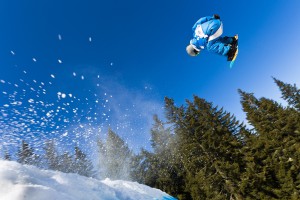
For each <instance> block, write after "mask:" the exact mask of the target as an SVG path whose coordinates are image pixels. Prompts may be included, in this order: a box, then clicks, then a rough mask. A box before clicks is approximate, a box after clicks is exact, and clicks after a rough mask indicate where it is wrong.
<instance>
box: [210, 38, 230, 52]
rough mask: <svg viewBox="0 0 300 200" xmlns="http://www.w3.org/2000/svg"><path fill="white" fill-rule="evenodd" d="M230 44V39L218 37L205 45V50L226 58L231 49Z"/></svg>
mask: <svg viewBox="0 0 300 200" xmlns="http://www.w3.org/2000/svg"><path fill="white" fill-rule="evenodd" d="M230 42H232V38H229V37H227V38H226V37H219V38H217V39H215V40H212V41H210V42H209V43H208V44H207V50H208V51H211V52H214V53H217V54H220V55H223V56H226V55H227V53H228V51H229V50H230V47H231V45H230Z"/></svg>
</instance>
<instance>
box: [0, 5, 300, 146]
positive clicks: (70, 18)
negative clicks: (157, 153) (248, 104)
mask: <svg viewBox="0 0 300 200" xmlns="http://www.w3.org/2000/svg"><path fill="white" fill-rule="evenodd" d="M299 8H300V2H299V1H296V0H294V1H293V0H287V1H282V0H273V1H272V2H271V1H259V0H251V1H238V0H234V1H211V0H198V1H189V0H186V1H179V0H178V1H174V0H172V1H171V0H165V1H162V0H151V1H148V0H145V1H137V0H129V1H121V0H110V1H101V0H85V1H83V0H73V1H66V0H65V1H62V0H44V1H37V0H35V1H34V0H27V1H23V0H9V1H8V0H7V1H1V2H0V27H1V31H0V44H1V47H0V80H2V84H1V83H0V92H1V94H0V95H2V97H1V98H0V99H1V100H0V107H1V110H2V111H1V112H2V113H6V114H5V117H2V118H1V120H2V122H3V123H2V127H3V126H4V125H3V124H5V123H6V124H7V123H10V124H11V121H8V120H9V117H10V116H13V115H18V117H17V118H15V119H14V120H18V118H19V117H20V114H16V113H15V112H14V114H8V115H7V113H9V112H13V110H14V108H15V110H19V111H20V112H21V110H22V108H24V107H26V108H27V107H28V108H30V104H32V102H31V103H30V102H28V100H30V99H33V100H34V101H35V104H34V106H33V105H31V107H33V108H34V109H35V110H37V111H36V113H35V115H34V120H33V121H35V122H36V121H38V122H37V123H36V124H35V127H34V128H33V129H38V130H40V128H39V126H38V124H39V123H41V121H43V119H41V116H42V115H45V114H46V113H48V112H49V111H51V110H53V112H54V113H58V112H57V108H58V107H60V108H58V110H59V109H61V111H60V112H59V114H56V115H55V116H54V117H53V118H51V120H50V119H49V120H48V123H49V124H48V125H45V128H42V130H43V131H46V130H47V131H50V132H51V131H53V130H62V129H64V131H63V132H64V136H61V137H62V138H67V137H66V133H67V132H68V131H70V129H71V128H70V127H73V126H75V125H74V124H77V125H78V123H79V122H80V123H82V124H84V125H86V124H87V126H89V127H93V128H95V127H97V126H98V125H99V124H101V127H102V128H105V127H107V126H111V127H112V128H113V129H114V130H115V131H116V132H120V134H121V135H123V137H124V138H127V139H128V142H129V144H130V145H132V146H133V145H134V146H144V144H145V142H146V141H147V139H148V138H149V131H148V129H149V128H150V127H151V123H152V121H151V116H152V114H154V113H157V114H159V115H162V113H163V110H162V109H161V107H162V106H163V104H164V102H163V98H164V97H165V96H168V97H170V98H173V99H174V100H175V102H176V104H177V105H181V104H184V102H185V100H186V99H192V97H193V95H197V96H199V97H202V98H205V99H207V100H208V101H210V102H213V103H214V104H215V105H219V106H220V107H224V108H225V109H226V110H227V111H229V112H232V113H233V114H235V115H236V116H237V117H238V119H240V120H243V119H244V117H245V116H244V114H243V112H242V110H241V106H240V103H239V96H238V93H237V89H242V90H245V91H247V92H254V93H255V94H256V95H257V96H258V97H261V96H266V97H270V98H274V99H276V100H279V97H280V94H279V91H278V89H277V87H276V86H275V84H274V83H273V80H272V78H271V77H272V76H274V77H276V78H278V79H280V80H282V81H285V82H289V83H296V84H298V85H299V84H300V79H299V77H300V57H299V52H300V39H299V35H300V23H299V21H300V12H299ZM215 13H217V14H219V15H220V16H221V19H222V20H223V24H224V33H223V34H224V35H228V36H232V35H234V34H236V33H238V34H239V56H238V58H237V60H236V62H235V65H234V67H233V68H232V69H230V68H229V63H228V62H227V61H226V58H225V57H221V56H218V55H215V54H211V53H207V52H201V54H200V55H199V56H198V57H196V58H192V57H189V56H188V55H187V54H186V52H185V47H186V45H187V44H188V43H189V40H190V38H191V36H192V32H191V27H192V26H193V24H194V22H195V21H196V20H198V19H199V18H200V17H202V16H207V15H212V14H215ZM59 60H60V61H62V63H59ZM51 75H52V76H51ZM49 82H50V83H49ZM26 83H27V85H26ZM15 84H17V86H16V85H15ZM42 89H45V90H46V91H47V93H46V94H43V93H42V92H43V90H42ZM24 90H25V91H24ZM3 92H4V93H3ZM14 92H17V93H15V95H13V94H14ZM39 93H40V94H39ZM10 94H12V95H13V96H14V98H15V100H14V99H13V97H12V96H9V95H10ZM61 94H66V95H67V97H66V98H62V96H61ZM70 94H71V96H70ZM74 96H76V97H77V99H76V100H74ZM68 98H69V99H68ZM79 98H80V99H81V101H80V102H79V101H78V99H79ZM16 99H19V100H20V101H23V104H22V105H19V106H16V105H10V104H11V103H13V102H15V101H16ZM38 101H41V102H44V104H42V103H37V102H38ZM96 101H97V102H98V103H95V102H96ZM83 102H84V103H83ZM46 103H49V104H52V105H50V106H48V107H47V106H46V105H45V104H46ZM4 105H6V106H4ZM7 105H10V106H9V107H8V106H7ZM62 108H64V109H62ZM76 108H78V110H81V112H79V111H74V109H76ZM66 110H67V111H69V112H65V111H66ZM23 112H25V113H27V114H28V115H27V117H28V116H30V115H32V114H31V112H30V111H28V109H26V111H24V110H23ZM64 112H65V113H64ZM74 113H75V114H74ZM79 113H80V114H79ZM95 113H97V114H95ZM31 117H32V116H31ZM89 117H91V118H93V117H94V118H97V119H95V120H91V119H90V118H89ZM30 120H31V121H30ZM64 120H65V121H66V122H64ZM25 121H26V122H25V124H26V123H29V124H31V125H32V124H34V123H32V119H30V117H29V118H28V119H26V120H25ZM68 121H69V122H68ZM19 122H20V121H19ZM89 123H90V124H89ZM50 124H52V125H53V126H50ZM62 124H65V127H63V125H62ZM57 126H58V127H57ZM82 126H83V125H82ZM51 127H52V128H51ZM10 128H11V127H10ZM6 129H7V127H6ZM75 129H76V128H75ZM93 130H94V129H93ZM28 132H30V131H29V130H28V131H25V132H24V134H25V135H26V134H27V133H28ZM70 132H72V131H70ZM100 132H101V131H100ZM102 132H103V131H102ZM55 134H62V133H57V132H56V133H55ZM71 134H72V133H68V135H71ZM73 134H75V135H76V131H73ZM89 134H90V133H88V134H87V135H89ZM77 137H81V136H80V135H77ZM3 140H4V139H3V137H2V141H3ZM146 146H147V145H146Z"/></svg>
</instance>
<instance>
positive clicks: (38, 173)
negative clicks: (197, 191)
mask: <svg viewBox="0 0 300 200" xmlns="http://www.w3.org/2000/svg"><path fill="white" fill-rule="evenodd" d="M0 199H1V200H175V198H173V197H171V196H169V195H168V194H166V193H164V192H162V191H160V190H158V189H154V188H150V187H148V186H145V185H141V184H138V183H136V182H129V181H121V180H117V181H112V180H110V179H105V180H102V181H100V180H97V179H93V178H87V177H83V176H79V175H77V174H65V173H61V172H57V171H50V170H40V169H38V168H36V167H34V166H28V165H21V164H19V163H17V162H13V161H4V160H0Z"/></svg>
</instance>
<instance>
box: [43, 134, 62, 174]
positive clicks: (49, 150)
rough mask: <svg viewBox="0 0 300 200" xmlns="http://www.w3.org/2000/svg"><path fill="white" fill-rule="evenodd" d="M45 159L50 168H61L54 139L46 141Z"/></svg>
mask: <svg viewBox="0 0 300 200" xmlns="http://www.w3.org/2000/svg"><path fill="white" fill-rule="evenodd" d="M44 151H45V156H44V157H45V160H46V164H47V167H48V169H51V170H58V169H59V160H58V152H57V150H56V148H55V143H54V140H49V141H46V142H45V147H44Z"/></svg>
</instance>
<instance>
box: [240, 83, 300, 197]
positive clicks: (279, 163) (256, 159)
mask: <svg viewBox="0 0 300 200" xmlns="http://www.w3.org/2000/svg"><path fill="white" fill-rule="evenodd" d="M278 83H279V82H278ZM280 87H282V88H284V90H286V91H289V90H290V89H288V87H285V86H283V85H281V86H280ZM294 89H296V88H294ZM239 93H240V95H241V103H242V105H243V109H244V111H245V112H246V114H247V119H248V121H249V123H250V124H251V125H252V126H253V127H254V129H253V135H252V136H251V137H250V138H249V140H248V141H247V143H246V145H245V148H244V153H245V160H246V163H247V165H246V166H247V167H246V169H247V172H246V173H244V174H243V177H244V178H243V180H245V181H243V182H242V184H241V185H242V187H243V188H245V191H244V192H245V194H246V195H247V196H249V197H250V198H251V199H264V198H274V199H298V198H299V197H300V196H299V190H298V189H297V187H298V186H299V174H298V173H297V172H296V171H298V172H299V170H300V168H299V142H300V137H299V136H300V135H299V130H300V129H299V127H300V124H299V122H300V115H299V112H298V111H297V110H296V109H294V108H293V107H294V106H295V105H296V104H295V101H288V103H289V104H290V105H291V106H292V107H286V108H285V107H283V106H282V105H280V104H278V103H277V102H275V101H273V100H270V99H266V98H261V99H257V98H255V97H254V95H253V94H249V93H245V92H243V91H241V90H240V91H239ZM283 95H284V96H285V99H293V98H294V97H293V95H294V93H285V94H283ZM289 95H292V96H289ZM295 107H296V106H295ZM297 185H298V186H297Z"/></svg>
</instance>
